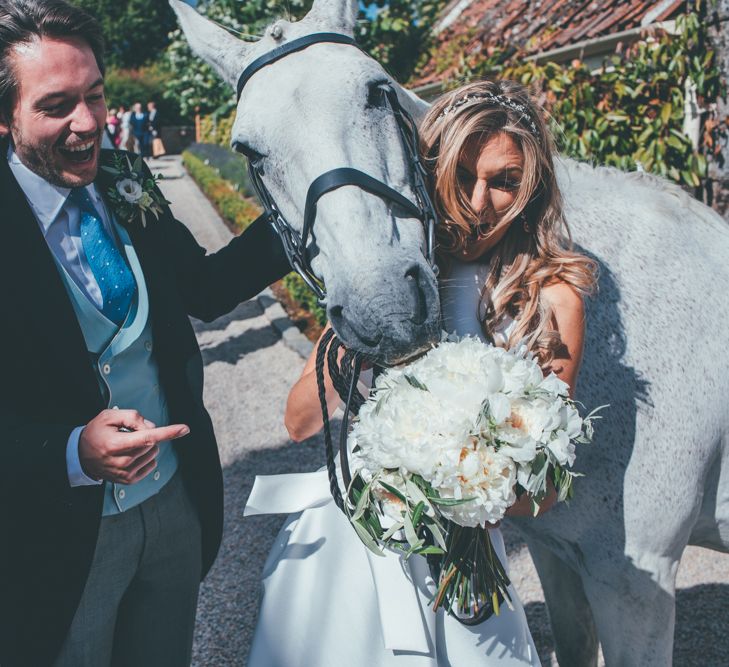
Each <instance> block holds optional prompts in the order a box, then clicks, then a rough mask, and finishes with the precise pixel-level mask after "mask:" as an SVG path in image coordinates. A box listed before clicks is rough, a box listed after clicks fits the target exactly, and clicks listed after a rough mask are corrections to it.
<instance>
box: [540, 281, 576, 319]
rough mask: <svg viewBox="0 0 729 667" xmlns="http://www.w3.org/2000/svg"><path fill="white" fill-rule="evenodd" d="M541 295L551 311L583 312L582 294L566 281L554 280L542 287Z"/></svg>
mask: <svg viewBox="0 0 729 667" xmlns="http://www.w3.org/2000/svg"><path fill="white" fill-rule="evenodd" d="M542 295H543V296H544V298H545V300H546V301H547V303H548V304H549V305H550V306H551V307H552V310H553V311H557V310H561V311H565V310H567V311H578V312H584V310H585V302H584V300H583V298H582V295H581V294H580V293H579V292H578V291H577V290H576V289H575V288H574V287H573V286H572V285H570V284H569V283H568V282H565V281H564V280H555V281H553V282H550V283H548V284H547V285H545V286H544V287H543V288H542Z"/></svg>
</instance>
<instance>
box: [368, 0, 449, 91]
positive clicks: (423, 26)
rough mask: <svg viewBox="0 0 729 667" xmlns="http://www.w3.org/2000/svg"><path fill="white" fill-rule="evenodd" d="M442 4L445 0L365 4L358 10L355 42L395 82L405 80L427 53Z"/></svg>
mask: <svg viewBox="0 0 729 667" xmlns="http://www.w3.org/2000/svg"><path fill="white" fill-rule="evenodd" d="M445 5H446V0H376V1H375V2H371V3H367V4H366V5H363V6H362V9H361V11H360V21H359V34H358V35H357V38H358V41H359V43H360V44H361V45H362V46H363V48H364V49H365V50H366V51H367V52H368V53H369V54H370V55H372V56H373V57H374V58H375V59H376V60H378V61H379V62H380V63H381V64H382V65H383V67H384V68H385V69H386V70H387V71H388V72H390V74H392V76H394V77H395V78H396V79H397V80H398V81H401V82H404V81H407V80H408V79H409V78H410V77H411V75H412V73H413V71H414V70H415V68H416V66H417V65H418V64H419V62H420V60H421V57H422V56H423V55H424V54H425V53H426V52H427V48H428V45H429V43H430V36H431V28H432V27H433V23H434V22H435V20H436V19H437V18H438V15H439V14H440V11H441V10H442V9H443V7H445ZM375 11H376V14H375ZM373 14H374V16H373ZM369 16H373V18H371V19H369V18H368V17H369Z"/></svg>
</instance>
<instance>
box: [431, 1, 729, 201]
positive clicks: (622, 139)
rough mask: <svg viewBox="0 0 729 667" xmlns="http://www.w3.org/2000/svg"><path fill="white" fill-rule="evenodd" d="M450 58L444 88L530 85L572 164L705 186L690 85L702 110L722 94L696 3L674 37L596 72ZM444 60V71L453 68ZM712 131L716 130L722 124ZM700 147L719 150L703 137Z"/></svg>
mask: <svg viewBox="0 0 729 667" xmlns="http://www.w3.org/2000/svg"><path fill="white" fill-rule="evenodd" d="M454 47H455V48H457V47H456V46H455V45H454ZM454 55H455V56H456V57H457V58H459V59H460V62H459V67H458V71H457V73H456V74H455V76H453V77H452V78H451V79H450V80H449V81H448V82H447V83H446V85H445V88H452V87H455V86H456V85H459V84H460V83H464V82H466V81H469V80H473V79H475V78H503V79H512V80H516V81H520V82H521V83H523V84H525V85H528V86H529V87H530V88H531V89H532V91H533V92H534V93H535V95H536V97H537V99H538V101H539V102H540V104H541V105H542V106H543V107H544V108H545V110H546V111H547V112H548V114H549V116H550V121H551V124H552V127H553V131H554V134H555V137H556V139H557V143H558V147H559V150H560V152H562V153H564V154H566V155H568V156H570V157H574V158H577V159H580V160H588V161H591V162H593V163H596V164H606V165H612V166H615V167H620V168H622V169H627V170H633V169H644V170H646V171H650V172H653V173H656V174H659V175H661V176H664V177H666V178H669V179H671V180H673V181H676V182H678V183H682V184H684V185H686V186H690V187H693V188H697V189H698V188H700V187H701V186H702V185H703V183H704V182H705V179H706V178H707V159H706V156H705V154H704V153H703V151H702V150H701V147H699V149H698V150H696V149H694V147H693V146H692V144H691V142H690V140H689V138H688V137H687V136H686V135H685V134H684V132H683V123H684V113H685V112H684V106H685V103H686V94H687V93H686V81H687V79H689V80H690V82H692V83H693V85H694V86H695V89H696V95H697V101H698V105H699V107H703V106H704V105H705V103H707V102H711V101H714V100H716V99H717V98H718V97H720V96H723V95H724V94H725V87H724V84H723V83H722V80H721V72H720V70H719V67H718V64H717V59H716V54H715V52H714V51H713V49H712V48H711V47H710V46H709V42H708V40H707V27H706V25H705V23H704V22H703V21H702V17H701V2H697V3H695V5H694V8H693V10H692V11H689V12H687V13H686V14H683V15H680V16H679V17H678V18H677V19H676V30H675V32H674V34H668V33H667V32H665V31H660V30H659V31H654V32H653V33H651V34H648V33H647V34H646V35H644V37H643V38H642V39H641V40H639V41H638V42H636V43H635V44H633V45H631V46H630V47H629V48H627V49H625V50H624V51H622V52H621V53H618V54H616V55H614V56H613V57H612V58H610V59H609V60H607V61H606V62H605V63H604V64H603V66H602V67H601V68H600V69H599V70H597V71H591V70H590V69H589V68H588V67H587V66H586V65H585V64H584V63H583V62H580V61H573V62H571V63H562V64H558V63H554V62H547V63H537V62H535V61H533V60H532V61H528V60H526V59H525V57H524V55H523V54H520V53H510V54H507V53H505V52H503V51H498V50H496V51H494V52H492V53H490V54H488V55H486V56H484V55H483V54H474V55H471V56H466V55H464V54H463V52H460V54H450V56H454ZM448 57H449V55H448V54H445V58H444V62H443V63H442V64H441V67H442V68H443V69H442V71H445V68H446V67H448V66H452V64H453V61H450V62H446V60H447V59H448ZM456 62H458V61H456ZM712 127H713V128H714V130H715V131H720V130H721V126H720V125H719V124H714V125H713V126H712ZM704 144H705V145H707V146H708V144H711V145H712V146H713V145H716V142H715V141H714V140H712V138H711V137H704Z"/></svg>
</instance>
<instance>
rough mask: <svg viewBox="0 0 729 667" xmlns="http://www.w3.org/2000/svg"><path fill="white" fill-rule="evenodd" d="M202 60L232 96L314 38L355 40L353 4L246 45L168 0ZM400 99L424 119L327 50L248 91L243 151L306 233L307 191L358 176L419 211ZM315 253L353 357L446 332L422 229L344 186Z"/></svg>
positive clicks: (410, 349)
mask: <svg viewBox="0 0 729 667" xmlns="http://www.w3.org/2000/svg"><path fill="white" fill-rule="evenodd" d="M171 3H172V5H173V7H174V9H175V11H176V12H177V14H178V17H179V19H180V23H181V25H182V28H183V30H184V32H185V34H186V35H187V38H188V40H189V42H190V45H191V46H192V48H193V50H194V51H195V52H196V53H197V54H198V55H199V56H200V57H202V58H203V59H205V60H206V61H207V62H209V63H210V64H211V65H213V67H214V68H215V69H216V70H217V71H218V73H219V74H220V75H221V76H222V77H223V78H224V79H225V80H226V81H227V82H228V83H230V84H231V85H232V86H233V87H235V86H236V84H237V82H238V79H239V76H240V74H241V72H243V70H244V69H245V68H246V67H247V66H248V65H249V64H250V63H251V62H253V61H255V60H256V59H257V58H259V57H260V56H262V55H263V54H266V53H268V52H270V51H272V50H273V49H274V48H276V47H279V46H282V45H284V44H287V43H290V42H291V41H292V40H294V39H297V38H300V37H303V36H305V35H309V34H313V33H320V32H335V33H338V34H343V35H349V36H351V35H352V31H353V27H354V22H355V18H356V14H357V3H356V1H354V0H315V2H314V5H313V7H312V9H311V11H310V12H309V14H308V15H307V16H306V17H305V18H304V19H302V20H301V21H299V22H296V23H291V22H288V21H283V20H281V21H277V22H276V23H274V24H273V25H271V26H269V28H268V29H267V30H266V32H265V35H264V37H263V38H262V39H261V40H260V41H258V42H256V43H254V44H250V43H245V42H242V41H241V40H239V39H237V38H235V37H233V36H232V35H230V34H229V33H228V32H226V31H225V30H223V29H222V28H219V27H218V26H216V25H214V24H213V23H211V22H210V21H208V20H207V19H205V18H204V17H202V16H200V15H199V14H197V12H195V11H194V10H193V9H192V8H190V7H189V6H188V5H186V4H184V3H182V2H179V1H178V0H171ZM386 83H389V84H390V85H391V86H392V88H394V89H395V91H396V93H397V97H398V99H399V100H400V104H401V105H402V107H403V108H405V109H407V110H408V111H409V112H410V114H411V115H412V116H413V117H414V118H415V119H416V120H417V119H419V118H420V117H421V116H422V114H423V112H424V110H425V107H426V105H425V104H424V103H423V102H422V101H420V100H418V99H417V98H415V97H414V96H412V95H411V94H409V93H408V92H406V91H405V90H404V89H402V88H401V87H399V86H398V85H397V84H396V82H394V81H393V80H392V79H391V78H390V77H389V76H388V75H387V73H386V72H385V71H384V70H383V69H382V67H381V66H380V65H379V64H378V63H377V62H375V61H374V60H372V59H371V58H369V57H368V56H366V55H365V54H364V53H362V52H361V51H360V50H359V49H357V48H356V47H354V46H351V45H347V44H334V43H320V44H315V45H312V46H309V47H308V48H306V49H303V50H300V51H297V52H295V53H291V54H289V55H287V56H286V57H285V58H282V59H280V60H278V61H276V62H274V63H272V64H270V65H268V66H265V67H263V68H262V69H259V70H258V71H257V72H256V73H255V74H253V76H251V78H250V79H249V80H248V81H247V82H246V84H245V86H244V88H243V90H242V94H241V97H240V100H239V102H238V109H237V115H236V120H235V123H234V126H233V133H232V140H233V146H234V148H237V149H238V150H240V151H242V152H244V153H246V154H247V155H248V157H249V159H251V160H253V162H254V164H256V165H258V166H259V167H260V171H261V173H262V181H263V183H264V185H265V187H266V188H267V190H268V191H269V192H270V194H271V196H272V198H273V200H274V201H275V204H276V206H277V208H278V210H280V211H281V213H282V214H283V216H284V217H285V218H286V219H287V220H288V221H289V223H290V224H291V225H292V227H293V228H294V229H296V230H297V231H298V232H301V229H302V225H303V218H304V208H305V201H306V197H307V192H308V190H309V186H310V185H311V183H312V182H313V181H315V179H317V177H319V176H320V175H321V174H323V173H325V172H328V171H330V170H333V169H337V168H340V167H350V168H354V169H357V170H359V171H361V172H364V173H366V174H368V175H369V176H371V177H373V178H374V179H376V180H377V181H380V182H382V183H385V184H387V185H388V186H390V187H391V188H393V189H394V190H396V191H398V192H399V193H401V194H402V195H404V196H405V197H406V198H407V199H409V200H410V201H415V194H414V192H413V182H414V181H413V174H412V173H411V166H410V163H409V161H408V156H407V153H406V149H405V147H404V145H403V142H402V140H401V137H400V134H399V130H398V124H397V122H396V119H395V116H394V114H393V111H392V109H391V108H390V106H389V105H388V103H387V99H386V96H385V94H384V93H383V84H386ZM315 220H316V221H315V223H314V224H313V226H312V228H311V235H310V241H309V243H308V258H309V260H310V265H311V268H312V270H313V272H314V274H316V276H318V278H319V279H320V280H321V281H322V282H323V283H324V285H325V286H326V292H327V297H326V304H327V314H328V316H329V320H330V321H331V323H332V325H333V327H334V329H335V331H336V332H337V334H338V335H339V337H340V338H341V339H342V340H343V341H344V342H345V344H347V345H348V346H349V347H352V348H354V349H357V350H360V351H363V352H366V353H368V354H371V355H373V356H375V357H376V358H378V359H380V360H382V361H385V362H394V361H397V360H400V359H402V358H404V357H406V356H408V355H410V354H412V353H414V352H416V351H417V350H419V349H421V348H423V347H425V346H427V345H428V344H429V343H431V342H432V341H433V340H434V339H435V338H436V337H437V335H438V332H439V317H440V315H439V303H438V292H437V285H436V279H435V276H434V274H433V272H432V270H431V268H430V266H429V264H428V262H427V260H426V258H425V256H424V248H425V233H424V228H423V224H422V223H421V222H420V221H419V220H418V219H417V218H416V217H414V215H413V213H412V212H409V211H407V210H406V209H405V208H403V207H402V206H399V205H397V204H395V203H393V202H392V201H391V200H388V199H387V198H385V197H381V196H378V195H376V194H372V193H370V192H367V191H366V190H364V189H362V188H360V187H357V186H353V185H345V186H342V187H338V188H336V189H334V190H331V191H329V192H327V193H326V194H324V195H322V197H321V199H320V200H319V202H318V206H317V213H316V219H315Z"/></svg>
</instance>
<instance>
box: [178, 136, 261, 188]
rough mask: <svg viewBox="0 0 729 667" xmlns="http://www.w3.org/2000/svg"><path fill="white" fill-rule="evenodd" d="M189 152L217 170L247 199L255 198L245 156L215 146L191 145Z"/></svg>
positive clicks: (205, 144) (206, 144) (204, 144)
mask: <svg viewBox="0 0 729 667" xmlns="http://www.w3.org/2000/svg"><path fill="white" fill-rule="evenodd" d="M187 150H188V151H189V152H190V153H191V154H192V155H194V156H195V157H197V158H199V159H200V160H202V161H203V162H204V163H205V164H208V165H210V166H211V167H213V168H214V169H216V170H217V172H218V174H219V175H220V177H221V178H224V179H225V180H226V181H229V182H230V183H232V184H233V187H234V188H235V189H236V190H239V191H240V192H241V193H243V194H244V195H245V196H246V197H253V196H254V194H255V193H254V192H253V189H252V188H251V186H250V182H249V180H248V169H247V163H246V160H245V158H244V157H243V156H241V155H238V154H236V153H233V152H232V151H231V150H230V148H224V147H222V146H218V145H215V144H209V143H199V144H191V145H190V146H188V148H187Z"/></svg>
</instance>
